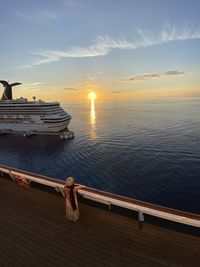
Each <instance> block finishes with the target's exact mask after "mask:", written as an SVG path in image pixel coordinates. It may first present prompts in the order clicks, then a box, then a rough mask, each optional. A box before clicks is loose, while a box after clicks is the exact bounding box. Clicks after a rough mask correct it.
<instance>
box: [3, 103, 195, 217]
mask: <svg viewBox="0 0 200 267" xmlns="http://www.w3.org/2000/svg"><path fill="white" fill-rule="evenodd" d="M97 102H98V101H96V103H95V107H94V108H95V109H92V110H91V105H90V104H63V105H62V106H63V107H64V108H65V109H66V110H67V111H68V112H69V113H70V114H71V115H72V118H73V119H72V121H71V122H70V125H69V128H70V129H71V130H73V131H74V132H75V139H73V140H69V141H64V142H63V141H60V140H59V138H58V137H54V136H48V137H45V136H33V137H29V138H25V137H23V136H22V135H3V136H0V150H1V152H0V164H5V165H8V166H12V167H16V168H20V169H24V170H28V171H32V172H36V173H39V174H43V175H48V176H50V177H55V178H58V179H63V180H65V179H66V178H67V177H68V176H74V177H75V180H76V182H77V183H81V184H84V185H88V186H91V187H94V188H97V189H102V190H105V191H109V192H112V193H116V194H120V195H124V196H128V197H133V198H137V199H140V200H144V201H149V202H152V203H156V204H161V205H164V206H168V207H172V208H177V209H181V210H185V211H190V212H196V213H200V99H196V100H194V99H188V100H183V99H182V100H154V101H132V102H123V103H106V104H99V103H97Z"/></svg>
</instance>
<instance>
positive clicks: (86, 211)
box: [0, 178, 200, 267]
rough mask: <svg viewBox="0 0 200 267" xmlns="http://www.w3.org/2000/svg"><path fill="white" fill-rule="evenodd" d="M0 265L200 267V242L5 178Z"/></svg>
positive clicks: (0, 199) (1, 182)
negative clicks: (71, 210) (74, 211)
mask: <svg viewBox="0 0 200 267" xmlns="http://www.w3.org/2000/svg"><path fill="white" fill-rule="evenodd" d="M0 247H1V254H0V266H1V267H9V266H12V267H13V266H15V267H17V266H20V267H21V266H37V267H39V266H48V267H51V266H52V267H55V266H60V267H62V266H63V267H64V266H67V267H70V266H75V267H76V266H91V267H92V266H96V267H98V266H99V267H102V266H103V267H106V266H110V267H112V266H123V267H124V266H148V267H150V266H161V267H162V266H193V267H197V266H200V238H199V237H198V236H195V235H190V234H186V233H180V232H177V231H174V230H170V229H166V228H162V227H159V226H156V225H152V224H149V223H146V222H145V223H144V228H143V230H139V229H138V222H137V220H134V219H133V218H128V217H126V216H123V215H120V214H117V213H113V212H112V211H108V210H104V209H100V208H98V207H94V206H90V205H87V204H84V203H80V219H79V221H78V222H77V223H75V224H74V223H69V222H67V221H66V219H65V201H64V199H63V198H62V197H59V196H58V195H55V194H52V193H50V192H46V191H42V190H39V189H36V188H29V189H25V188H22V187H20V186H19V185H17V184H15V183H13V182H12V181H9V180H7V179H4V178H1V179H0Z"/></svg>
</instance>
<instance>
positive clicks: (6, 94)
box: [0, 80, 21, 100]
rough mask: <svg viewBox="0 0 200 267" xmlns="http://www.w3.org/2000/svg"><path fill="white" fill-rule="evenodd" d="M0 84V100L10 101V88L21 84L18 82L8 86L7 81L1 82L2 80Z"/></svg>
mask: <svg viewBox="0 0 200 267" xmlns="http://www.w3.org/2000/svg"><path fill="white" fill-rule="evenodd" d="M0 83H2V84H3V87H4V92H3V95H2V97H1V100H11V99H12V87H13V86H15V85H19V84H21V83H18V82H16V83H11V84H9V83H8V82H7V81H2V80H0Z"/></svg>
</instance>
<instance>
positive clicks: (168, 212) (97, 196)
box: [0, 165, 200, 227]
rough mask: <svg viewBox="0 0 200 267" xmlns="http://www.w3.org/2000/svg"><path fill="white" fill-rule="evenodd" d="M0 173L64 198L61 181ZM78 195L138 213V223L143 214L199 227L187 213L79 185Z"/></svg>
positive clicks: (197, 220)
mask: <svg viewBox="0 0 200 267" xmlns="http://www.w3.org/2000/svg"><path fill="white" fill-rule="evenodd" d="M0 172H2V174H3V173H7V174H9V176H10V177H11V178H12V179H13V180H15V177H19V176H21V177H23V178H24V179H26V180H27V181H30V182H31V181H33V182H35V183H38V184H41V185H45V186H48V187H53V188H54V189H55V190H56V191H57V192H60V193H61V194H62V196H63V197H64V196H65V195H64V190H63V189H64V184H65V182H64V181H62V180H58V179H55V178H50V177H47V176H43V175H39V174H35V173H32V172H28V171H24V170H19V169H15V168H12V167H8V166H5V165H0ZM78 193H79V194H80V195H81V196H82V197H83V198H85V199H89V200H91V201H94V202H98V203H102V204H105V205H108V207H109V209H111V207H112V206H117V207H121V208H124V209H128V210H133V211H136V212H138V220H140V221H144V214H147V215H150V216H153V217H158V218H162V219H165V220H169V221H173V222H177V223H181V224H185V225H190V226H194V227H200V215H199V214H194V213H189V212H185V211H181V210H176V209H172V208H168V207H164V206H161V205H156V204H152V203H149V202H144V201H140V200H137V199H133V198H128V197H124V196H120V195H116V194H112V193H109V192H105V191H101V190H97V189H94V188H90V187H87V186H84V185H81V189H79V191H78Z"/></svg>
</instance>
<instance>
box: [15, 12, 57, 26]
mask: <svg viewBox="0 0 200 267" xmlns="http://www.w3.org/2000/svg"><path fill="white" fill-rule="evenodd" d="M15 14H16V15H17V16H18V17H19V18H21V19H23V20H25V21H28V22H34V23H39V24H46V23H49V22H51V21H57V20H58V15H57V14H56V13H54V12H50V11H36V12H34V13H21V12H16V13H15Z"/></svg>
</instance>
